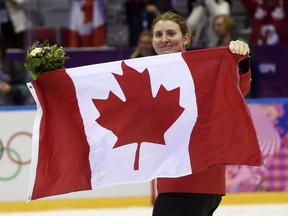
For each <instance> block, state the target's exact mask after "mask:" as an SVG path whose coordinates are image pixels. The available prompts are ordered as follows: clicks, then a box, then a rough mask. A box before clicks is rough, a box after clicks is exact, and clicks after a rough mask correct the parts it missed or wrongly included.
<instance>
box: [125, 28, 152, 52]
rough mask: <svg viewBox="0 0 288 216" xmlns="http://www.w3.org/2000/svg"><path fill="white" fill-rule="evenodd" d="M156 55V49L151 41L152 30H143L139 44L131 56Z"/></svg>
mask: <svg viewBox="0 0 288 216" xmlns="http://www.w3.org/2000/svg"><path fill="white" fill-rule="evenodd" d="M152 55H155V51H154V49H153V47H152V43H151V33H150V31H147V30H146V31H143V32H141V34H140V35H139V38H138V44H137V47H136V49H135V51H134V52H133V53H132V54H131V56H130V58H139V57H145V56H152Z"/></svg>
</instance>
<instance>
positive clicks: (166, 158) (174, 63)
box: [27, 48, 262, 200]
mask: <svg viewBox="0 0 288 216" xmlns="http://www.w3.org/2000/svg"><path fill="white" fill-rule="evenodd" d="M241 58H243V56H242V57H241V56H239V55H233V54H232V53H230V51H229V50H228V48H217V49H207V50H198V51H189V52H183V53H174V54H166V55H160V56H153V57H152V56H151V57H145V58H138V59H129V60H123V61H115V62H110V63H103V64H95V65H88V66H83V67H76V68H68V69H63V70H57V71H51V72H47V73H43V74H42V75H41V76H40V77H39V78H38V79H37V80H36V81H34V82H33V83H32V84H28V85H29V88H30V89H31V92H32V94H33V96H34V98H35V101H36V103H37V114H36V118H35V124H34V131H33V148H32V162H31V173H30V183H29V194H28V198H27V199H28V200H33V199H37V198H41V197H46V196H51V195H57V194H64V193H68V192H74V191H81V190H91V189H94V188H98V187H104V186H108V185H115V184H125V183H137V182H147V181H150V180H152V179H155V178H158V177H179V176H184V175H188V174H191V173H195V172H199V171H202V170H205V169H208V168H212V167H216V166H219V165H228V164H229V165H234V164H237V165H244V164H245V165H261V163H262V159H261V153H260V150H259V145H258V141H257V137H256V133H255V130H254V127H253V123H252V120H251V117H250V113H249V110H248V108H247V105H246V103H245V100H244V98H243V96H242V94H241V91H240V87H239V80H240V78H239V73H238V66H237V63H238V61H239V60H240V59H241Z"/></svg>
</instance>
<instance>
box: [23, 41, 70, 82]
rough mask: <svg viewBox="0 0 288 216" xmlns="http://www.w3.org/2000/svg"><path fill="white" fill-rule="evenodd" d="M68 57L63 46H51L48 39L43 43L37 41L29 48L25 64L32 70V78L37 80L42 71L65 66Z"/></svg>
mask: <svg viewBox="0 0 288 216" xmlns="http://www.w3.org/2000/svg"><path fill="white" fill-rule="evenodd" d="M67 59H68V57H67V56H66V53H65V51H64V49H63V47H62V46H59V47H58V46H57V44H55V45H53V46H50V45H49V41H48V40H45V41H44V42H43V43H40V42H39V41H36V42H34V43H33V45H32V46H31V47H29V49H28V50H27V56H26V63H24V66H25V67H26V69H28V70H29V71H31V72H32V78H33V79H34V80H36V79H37V78H38V77H39V76H40V75H41V73H44V72H46V71H52V70H57V69H62V68H64V63H65V61H66V60H67Z"/></svg>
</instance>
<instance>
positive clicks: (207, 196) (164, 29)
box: [151, 12, 250, 216]
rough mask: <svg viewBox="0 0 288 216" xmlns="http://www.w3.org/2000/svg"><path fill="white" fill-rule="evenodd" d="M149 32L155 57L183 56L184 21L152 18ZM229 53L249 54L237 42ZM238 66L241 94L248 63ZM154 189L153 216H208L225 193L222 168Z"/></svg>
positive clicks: (171, 17)
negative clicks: (176, 54) (162, 55)
mask: <svg viewBox="0 0 288 216" xmlns="http://www.w3.org/2000/svg"><path fill="white" fill-rule="evenodd" d="M151 30H152V45H153V47H154V49H155V52H156V53H157V54H158V55H161V54H168V53H176V52H184V51H186V49H187V47H188V46H189V45H190V42H191V38H192V36H191V32H190V30H189V28H188V26H187V24H186V22H185V20H184V18H183V17H182V16H180V15H178V14H175V13H173V12H166V13H164V14H161V15H159V16H158V17H156V18H155V20H154V21H153V23H152V28H151ZM229 50H230V51H231V52H232V53H233V54H240V55H247V54H248V53H249V47H248V45H247V44H245V43H243V42H241V41H231V42H230V44H229ZM207 58H208V57H207ZM241 62H243V60H242V61H240V63H241ZM240 63H239V64H238V67H239V73H240V84H239V85H240V86H239V88H240V89H241V91H242V92H243V94H244V93H246V92H247V91H248V89H249V86H250V70H249V60H248V61H245V62H244V65H245V67H242V66H241V65H242V64H240ZM243 68H244V69H243ZM242 69H243V70H242ZM196 124H197V123H196ZM198 144H199V143H198ZM157 189H158V194H159V195H158V197H157V199H156V202H155V206H154V209H153V216H175V215H177V216H190V215H193V216H212V215H213V213H214V211H215V210H216V209H217V207H218V205H219V204H220V202H221V199H222V196H223V195H224V194H225V193H226V191H225V166H219V167H216V168H212V169H209V170H205V171H201V172H198V173H195V174H191V175H187V176H184V177H180V178H159V179H157Z"/></svg>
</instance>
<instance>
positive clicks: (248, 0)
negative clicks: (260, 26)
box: [241, 0, 258, 14]
mask: <svg viewBox="0 0 288 216" xmlns="http://www.w3.org/2000/svg"><path fill="white" fill-rule="evenodd" d="M241 1H242V4H243V5H244V7H245V8H246V9H247V10H248V11H249V12H250V13H252V14H254V12H255V11H256V9H257V7H258V3H257V1H256V0H241Z"/></svg>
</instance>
